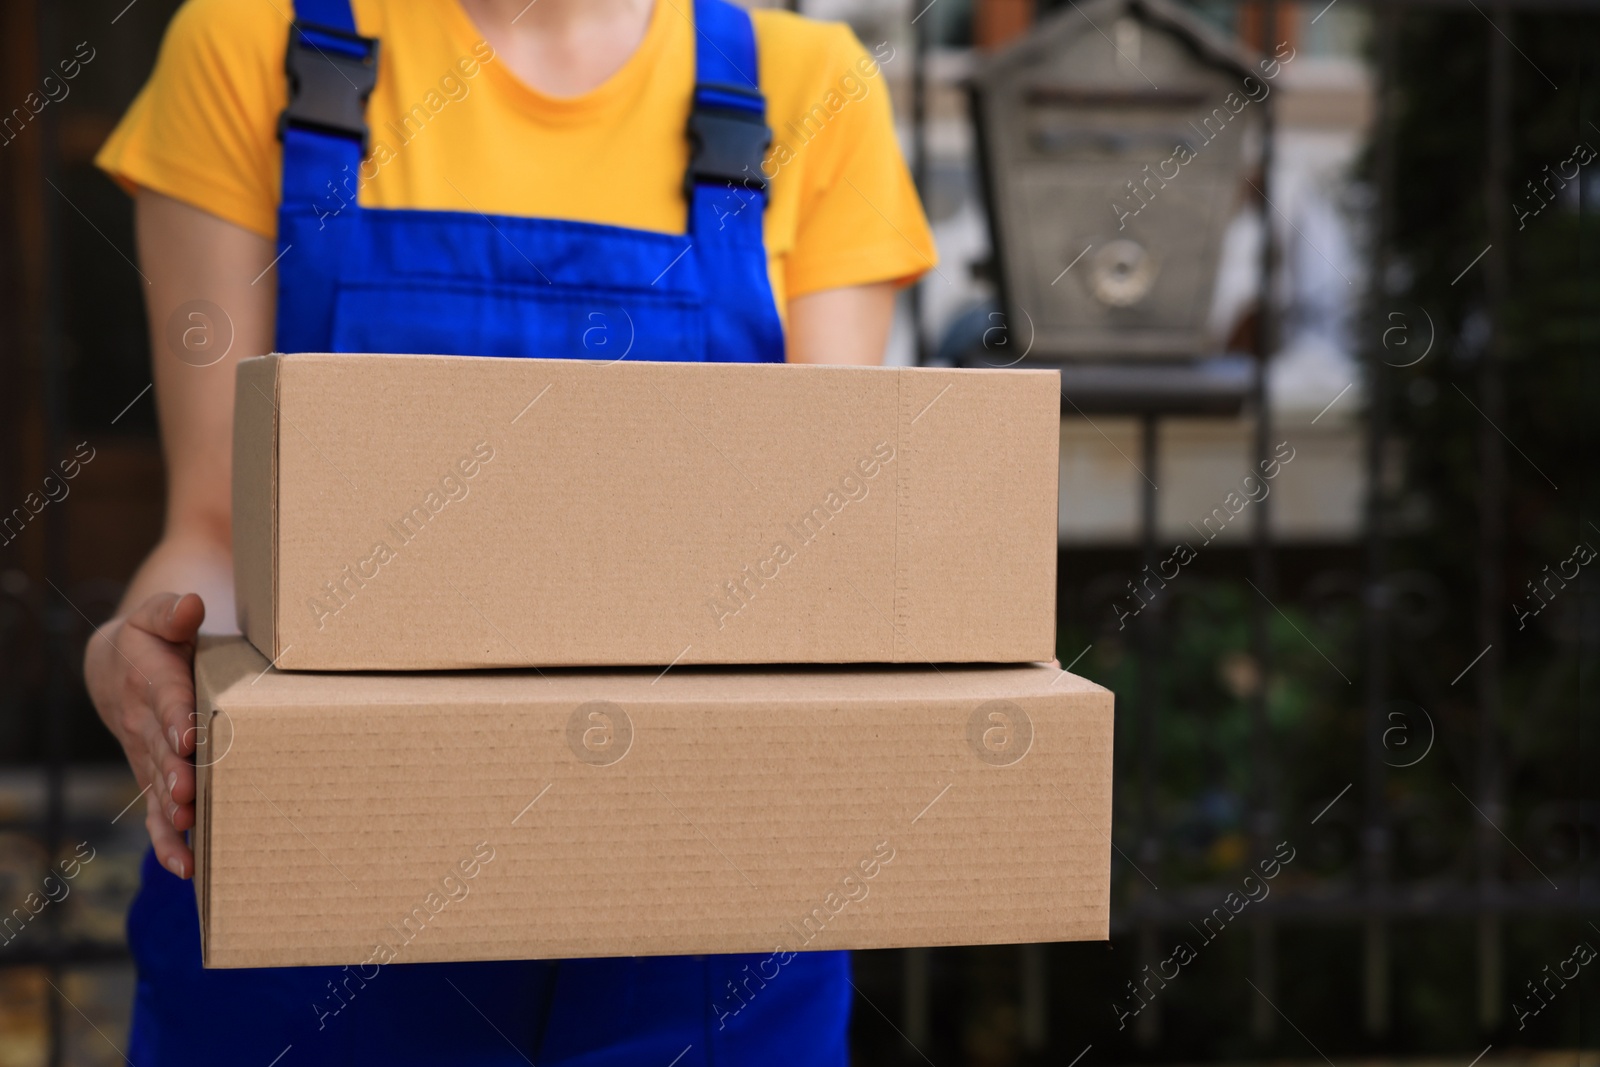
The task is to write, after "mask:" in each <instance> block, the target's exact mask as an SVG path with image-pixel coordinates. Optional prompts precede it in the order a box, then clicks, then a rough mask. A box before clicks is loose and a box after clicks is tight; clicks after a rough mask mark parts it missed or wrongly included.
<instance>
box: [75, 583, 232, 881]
mask: <svg viewBox="0 0 1600 1067" xmlns="http://www.w3.org/2000/svg"><path fill="white" fill-rule="evenodd" d="M205 616H206V608H205V604H204V603H202V602H201V600H200V598H199V597H198V596H196V595H195V594H193V593H189V594H187V595H185V596H179V595H178V594H177V593H157V594H156V595H155V596H152V597H150V598H149V599H147V600H145V601H144V602H143V603H142V604H140V605H139V606H138V607H137V608H135V609H134V610H133V611H132V612H130V613H129V614H128V616H127V617H126V618H123V619H113V620H112V621H111V622H109V623H107V624H106V625H105V626H103V627H101V628H100V629H99V630H98V631H96V632H95V635H94V637H93V638H92V639H91V640H90V641H89V647H88V648H87V649H85V650H84V655H83V675H84V681H85V682H86V683H87V684H88V687H89V697H90V699H91V700H93V701H94V706H95V709H96V710H97V711H99V713H100V718H101V719H102V720H104V721H105V724H106V726H107V728H108V729H110V731H111V732H112V734H113V735H115V736H116V739H117V740H118V741H119V742H121V744H122V750H123V752H124V753H126V754H127V757H128V766H130V767H132V768H133V774H134V777H135V778H137V779H138V781H139V786H140V788H141V789H144V790H146V792H145V794H144V797H145V820H144V824H145V828H146V829H147V830H149V832H150V843H151V844H152V845H154V846H155V850H156V858H157V859H158V860H160V861H161V865H162V866H163V867H165V868H166V869H167V870H169V871H171V872H172V873H173V874H176V875H177V876H178V877H180V878H188V877H189V876H190V875H192V874H193V873H194V853H193V852H191V851H190V850H189V846H188V844H187V843H185V841H184V837H183V835H184V831H186V830H188V829H189V828H190V827H192V826H193V825H194V797H195V784H194V765H193V764H191V763H190V762H189V759H188V757H189V755H190V754H191V753H192V752H194V742H195V737H196V730H195V719H194V710H195V709H194V646H195V636H196V634H198V633H199V632H200V623H201V621H202V620H204V619H205Z"/></svg>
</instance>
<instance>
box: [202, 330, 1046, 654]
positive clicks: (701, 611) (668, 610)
mask: <svg viewBox="0 0 1600 1067" xmlns="http://www.w3.org/2000/svg"><path fill="white" fill-rule="evenodd" d="M1056 383H1057V378H1056V375H1055V374H1053V373H1050V372H1043V371H1004V372H1001V371H967V370H924V369H890V368H881V367H872V368H867V367H809V366H789V365H770V364H769V365H730V364H695V363H632V362H624V363H617V364H596V363H592V362H588V361H583V360H533V359H529V360H521V359H481V358H470V357H460V356H381V355H293V356H268V357H263V358H260V359H252V360H246V361H244V362H243V363H241V364H240V367H239V377H238V391H237V401H236V408H235V417H234V478H233V491H234V527H233V536H234V573H235V575H236V584H237V594H238V609H239V625H240V628H241V629H242V631H243V632H244V633H245V634H246V636H248V637H249V638H250V640H251V641H252V642H253V643H254V644H255V645H256V647H257V648H259V649H260V650H261V651H263V652H265V653H266V654H267V656H268V658H269V659H271V660H273V661H274V662H275V663H276V664H277V665H278V666H280V667H284V668H287V669H304V670H418V669H450V668H475V667H520V666H583V665H592V666H614V665H648V664H654V665H656V666H664V665H666V664H669V663H675V664H677V665H679V666H682V665H687V664H696V663H722V664H726V663H860V662H883V663H924V662H926V663H944V662H996V663H1000V662H1027V661H1033V660H1048V659H1049V658H1050V657H1051V656H1053V655H1054V654H1055V652H1054V645H1055V588H1056V579H1055V574H1056V492H1057V483H1058V479H1057V468H1058V464H1059V440H1058V439H1059V426H1060V408H1059V405H1060V401H1059V398H1058V394H1057V384H1056Z"/></svg>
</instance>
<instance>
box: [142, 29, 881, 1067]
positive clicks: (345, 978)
mask: <svg viewBox="0 0 1600 1067" xmlns="http://www.w3.org/2000/svg"><path fill="white" fill-rule="evenodd" d="M451 2H454V0H451ZM664 2H671V0H664ZM295 9H296V12H295V13H296V19H297V21H296V23H295V27H294V29H293V30H291V32H290V45H289V54H288V62H287V66H288V72H289V75H290V79H291V100H290V106H289V108H288V109H286V110H285V112H284V118H283V121H282V122H281V124H280V135H281V137H282V139H283V142H284V152H283V203H282V208H281V210H280V212H279V217H278V251H279V253H280V254H282V257H283V258H282V259H281V260H280V261H279V267H278V271H279V285H278V315H277V347H278V349H279V350H280V351H284V352H307V351H309V352H419V353H434V354H441V353H444V354H468V355H485V356H511V357H515V356H541V357H571V358H590V359H606V360H613V359H618V358H628V359H638V360H705V361H717V362H753V361H763V362H781V361H782V360H783V332H782V327H781V325H780V322H779V319H778V314H777V308H776V306H775V304H774V300H773V294H772V289H771V285H770V283H769V280H768V275H767V259H766V251H765V248H764V243H763V234H762V214H763V209H764V206H765V183H764V181H763V180H762V179H761V177H760V173H759V163H760V158H761V151H762V150H764V148H765V143H766V139H767V138H768V137H769V136H770V132H769V131H768V130H767V128H766V125H765V101H764V99H763V98H762V96H761V94H760V92H759V88H758V82H757V79H756V72H757V65H756V64H757V55H756V46H755V36H754V32H753V30H752V27H751V25H750V20H749V16H748V15H746V14H745V13H744V12H743V11H741V10H739V9H738V8H735V7H733V6H731V5H730V4H727V3H726V2H725V0H695V2H694V21H695V30H696V33H695V50H696V55H695V62H696V86H695V96H694V106H693V111H692V118H691V120H690V127H689V136H690V138H691V141H692V143H693V146H694V152H693V160H692V162H691V164H690V168H689V173H688V175H687V176H686V178H685V183H684V193H685V196H686V198H687V200H688V232H687V233H685V234H682V235H675V234H662V233H652V232H646V231H640V230H629V229H625V228H622V227H617V226H605V225H598V224H592V223H582V222H570V221H564V220H559V219H535V218H514V217H506V216H500V217H490V216H485V215H481V214H478V213H476V212H473V211H461V212H451V211H402V210H374V209H367V208H362V207H360V206H359V205H358V204H356V203H355V202H354V199H355V198H354V196H353V190H354V188H355V184H354V183H355V180H356V179H355V178H353V177H352V176H353V175H358V174H359V168H360V167H361V166H362V160H363V157H364V154H365V147H364V141H365V133H366V130H365V123H364V103H365V96H366V93H367V92H370V90H371V88H372V85H373V82H374V80H375V78H376V62H377V58H378V57H377V51H378V43H377V42H376V41H375V40H373V39H370V38H362V37H359V36H358V35H357V34H356V27H355V21H354V16H353V15H352V13H351V10H350V7H349V2H348V0H299V2H298V3H297V4H296V5H295ZM346 85H347V86H348V87H349V88H348V89H342V88H340V87H341V86H346ZM341 94H342V95H341ZM752 160H753V161H754V164H753V165H752V162H751V161H752ZM340 189H344V190H346V191H349V192H351V194H352V195H350V196H349V197H348V202H345V201H344V200H343V199H341V198H339V197H338V196H336V195H330V194H333V193H336V191H337V190H340ZM595 921H596V922H604V921H605V916H603V915H597V916H595ZM782 936H783V935H782V934H781V933H780V932H779V931H776V930H775V931H774V932H773V939H774V943H775V945H776V943H777V942H778V941H779V940H780V939H781V938H782ZM128 941H129V945H130V948H131V950H132V953H133V957H134V960H135V962H136V964H137V966H138V985H137V989H136V993H135V1001H134V1014H133V1028H132V1034H131V1036H130V1046H129V1048H128V1050H127V1051H128V1058H129V1059H130V1060H131V1061H132V1062H133V1063H134V1064H137V1065H138V1067H171V1065H178V1064H185V1065H186V1064H195V1065H201V1064H204V1065H207V1067H212V1065H226V1067H234V1065H239V1067H269V1065H273V1067H301V1065H308V1064H337V1065H340V1067H345V1065H363V1067H364V1065H367V1064H377V1065H405V1064H418V1065H422V1064H426V1065H428V1067H438V1065H452V1067H453V1065H463V1067H478V1065H490V1064H493V1065H502V1064H504V1065H508V1067H509V1065H522V1064H527V1063H529V1062H532V1063H536V1064H538V1065H539V1067H545V1065H546V1064H583V1065H585V1067H602V1065H613V1064H615V1065H622V1064H630V1065H631V1064H645V1065H647V1067H668V1065H672V1067H701V1065H710V1064H762V1065H763V1067H765V1065H781V1064H795V1065H800V1064H805V1065H842V1064H844V1063H845V1062H846V1060H847V1054H846V1032H845V1031H846V1024H847V1021H848V1016H849V1005H850V992H851V989H850V984H849V957H848V955H847V954H845V953H842V952H811V953H798V954H797V953H788V952H785V953H782V954H776V953H761V954H757V955H749V956H707V957H656V958H631V959H603V960H566V961H561V962H559V963H557V962H544V961H527V962H494V963H463V964H407V963H401V962H396V963H391V964H388V965H386V966H383V967H381V968H371V967H369V968H365V969H359V968H331V967H330V968H320V967H318V968H272V969H248V970H216V971H205V970H202V969H201V967H200V940H199V922H198V918H197V915H196V910H195V899H194V889H193V886H192V884H191V883H188V882H184V881H182V880H180V879H178V878H176V877H174V876H173V875H172V874H170V873H169V872H167V871H166V870H164V869H163V868H162V867H161V866H160V865H159V864H158V863H157V862H156V860H155V857H154V855H153V853H147V854H146V856H145V859H144V864H143V869H142V872H141V886H140V890H139V894H138V896H137V897H136V898H135V900H134V903H133V907H132V909H131V911H130V913H129V917H128ZM787 947H790V948H792V947H794V946H793V945H792V944H791V945H789V946H787ZM373 970H376V971H377V973H376V974H373V973H372V971H373ZM280 1056H281V1059H275V1057H280Z"/></svg>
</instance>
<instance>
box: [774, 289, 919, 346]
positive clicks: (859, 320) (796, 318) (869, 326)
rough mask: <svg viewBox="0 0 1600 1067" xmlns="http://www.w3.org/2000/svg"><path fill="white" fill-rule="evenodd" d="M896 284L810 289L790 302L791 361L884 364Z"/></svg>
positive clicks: (789, 336)
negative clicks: (815, 291) (811, 290)
mask: <svg viewBox="0 0 1600 1067" xmlns="http://www.w3.org/2000/svg"><path fill="white" fill-rule="evenodd" d="M896 292H897V289H896V287H895V286H894V285H893V284H892V283H890V282H879V283H877V284H874V285H852V286H847V287H845V288H843V289H825V290H823V291H821V292H817V293H807V294H806V295H805V296H797V297H795V298H794V299H792V300H790V301H789V331H788V337H787V342H788V360H789V362H790V363H839V364H853V365H856V366H874V365H876V364H879V363H882V362H883V352H884V349H885V348H886V347H887V346H888V343H889V328H890V326H891V325H892V324H893V322H894V301H895V294H896Z"/></svg>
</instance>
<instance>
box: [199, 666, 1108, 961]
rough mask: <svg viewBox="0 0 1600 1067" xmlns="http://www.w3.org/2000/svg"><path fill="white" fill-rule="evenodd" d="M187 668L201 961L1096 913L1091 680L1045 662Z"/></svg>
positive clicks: (833, 935) (911, 928)
mask: <svg viewBox="0 0 1600 1067" xmlns="http://www.w3.org/2000/svg"><path fill="white" fill-rule="evenodd" d="M196 681H197V697H198V706H199V709H200V713H201V716H202V723H203V725H204V726H205V729H204V730H203V731H202V737H201V746H200V750H199V752H198V754H197V757H196V763H197V765H198V767H199V768H200V774H199V800H198V808H197V810H198V825H197V826H196V828H195V832H194V843H195V853H196V858H197V861H198V864H197V866H198V871H197V876H196V878H197V880H196V891H197V893H198V895H199V900H200V912H201V921H202V939H203V946H204V955H205V962H206V965H207V966H210V967H254V966H299V965H314V964H335V965H337V964H345V965H352V966H354V965H371V964H378V963H389V962H422V961H446V960H486V959H520V958H533V959H543V958H562V957H589V956H613V955H655V954H682V953H689V954H694V953H724V952H773V951H778V950H782V951H806V950H817V949H842V948H887V947H895V946H913V945H976V944H1003V943H1015V942H1039V941H1062V940H1084V939H1103V938H1105V937H1106V936H1107V928H1108V918H1109V911H1108V907H1109V892H1110V890H1109V879H1110V843H1109V842H1110V838H1109V837H1108V834H1109V830H1110V826H1111V764H1112V758H1111V757H1112V696H1111V694H1110V693H1109V692H1108V691H1106V690H1104V689H1102V688H1100V687H1099V686H1096V685H1094V684H1092V683H1090V682H1087V681H1085V680H1083V679H1081V678H1077V677H1075V676H1073V675H1069V674H1064V673H1062V672H1060V671H1058V670H1055V669H1053V668H1050V667H1045V666H1040V665H1024V666H986V667H972V666H969V667H937V668H935V667H927V666H922V667H888V666H877V667H855V668H822V667H812V668H757V669H743V670H739V669H728V668H720V669H719V668H684V667H682V666H679V667H675V668H673V669H671V670H669V671H667V672H666V673H665V674H659V672H657V671H654V670H637V671H626V670H623V671H594V670H556V671H546V672H544V673H543V674H540V673H538V672H532V671H503V672H502V671H496V672H473V673H468V674H428V673H409V674H388V675H385V674H367V675H357V674H313V673H299V672H285V671H281V670H275V669H270V668H269V667H268V664H267V661H266V659H265V658H264V657H262V656H261V655H260V654H259V653H258V652H256V651H255V650H254V649H253V648H251V647H250V646H249V645H248V644H247V643H245V642H244V641H242V640H239V639H207V640H206V641H205V642H203V644H202V647H201V651H200V654H199V657H198V661H197V667H196ZM369 977H370V976H369Z"/></svg>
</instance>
